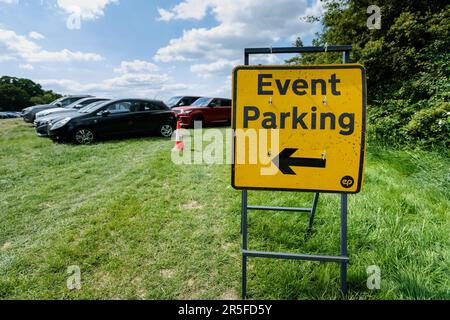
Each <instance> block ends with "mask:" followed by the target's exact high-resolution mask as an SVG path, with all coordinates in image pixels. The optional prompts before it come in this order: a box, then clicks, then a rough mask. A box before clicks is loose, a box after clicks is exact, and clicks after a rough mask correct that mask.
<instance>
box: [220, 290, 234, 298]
mask: <svg viewBox="0 0 450 320" xmlns="http://www.w3.org/2000/svg"><path fill="white" fill-rule="evenodd" d="M220 298H221V299H222V300H239V297H238V295H237V294H236V291H234V290H233V289H230V290H227V291H225V292H224V293H223V294H222V296H221V297H220Z"/></svg>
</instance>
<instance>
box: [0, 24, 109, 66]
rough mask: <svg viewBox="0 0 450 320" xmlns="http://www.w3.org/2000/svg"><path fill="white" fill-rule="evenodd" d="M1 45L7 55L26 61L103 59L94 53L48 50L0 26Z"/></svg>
mask: <svg viewBox="0 0 450 320" xmlns="http://www.w3.org/2000/svg"><path fill="white" fill-rule="evenodd" d="M1 46H4V47H5V48H6V50H7V51H8V52H9V55H13V56H17V57H20V58H22V59H24V60H26V61H27V62H43V61H51V62H55V61H101V60H103V57H102V56H101V55H99V54H96V53H89V52H80V51H71V50H69V49H62V50H60V51H48V50H45V49H42V47H41V46H39V45H38V44H36V43H35V42H33V41H31V40H29V39H27V38H26V37H24V36H21V35H18V34H16V33H15V32H14V31H12V30H6V29H1V28H0V48H1Z"/></svg>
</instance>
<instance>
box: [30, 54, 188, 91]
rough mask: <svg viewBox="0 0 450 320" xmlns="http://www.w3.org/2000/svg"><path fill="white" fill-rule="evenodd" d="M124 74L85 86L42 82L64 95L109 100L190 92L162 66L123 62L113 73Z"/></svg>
mask: <svg viewBox="0 0 450 320" xmlns="http://www.w3.org/2000/svg"><path fill="white" fill-rule="evenodd" d="M113 71H114V72H116V73H120V75H118V76H117V77H112V78H110V79H106V80H103V81H100V82H87V83H81V82H78V81H74V80H70V79H43V80H38V82H39V83H40V84H42V85H43V86H45V87H47V88H50V89H53V90H55V91H56V92H61V93H67V94H70V93H88V94H93V95H101V96H109V97H147V98H155V97H158V96H159V97H160V96H168V95H170V94H175V93H177V94H178V93H179V92H180V91H181V90H189V88H191V87H192V85H190V84H184V83H176V82H174V81H173V79H172V78H171V77H170V76H169V75H168V74H167V73H162V72H160V71H159V68H158V66H156V65H154V64H152V63H150V62H147V61H141V60H134V61H122V62H121V65H120V67H118V68H115V69H113Z"/></svg>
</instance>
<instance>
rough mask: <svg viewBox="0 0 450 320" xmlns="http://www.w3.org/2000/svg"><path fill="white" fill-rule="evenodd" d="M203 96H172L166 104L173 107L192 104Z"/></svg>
mask: <svg viewBox="0 0 450 320" xmlns="http://www.w3.org/2000/svg"><path fill="white" fill-rule="evenodd" d="M200 98H201V97H190V96H180V97H172V98H170V99H169V100H167V101H166V102H165V103H166V105H167V106H168V107H169V108H171V109H173V108H176V107H185V106H190V105H191V104H193V103H194V102H195V101H197V100H198V99H200Z"/></svg>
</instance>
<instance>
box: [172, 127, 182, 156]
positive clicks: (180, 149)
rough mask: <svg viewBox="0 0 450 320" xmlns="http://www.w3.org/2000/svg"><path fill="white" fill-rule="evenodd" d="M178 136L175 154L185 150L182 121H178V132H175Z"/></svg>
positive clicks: (174, 149)
mask: <svg viewBox="0 0 450 320" xmlns="http://www.w3.org/2000/svg"><path fill="white" fill-rule="evenodd" d="M175 134H176V142H175V147H173V149H172V151H173V152H181V151H183V150H184V142H183V137H182V135H181V121H180V120H178V121H177V131H175Z"/></svg>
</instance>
